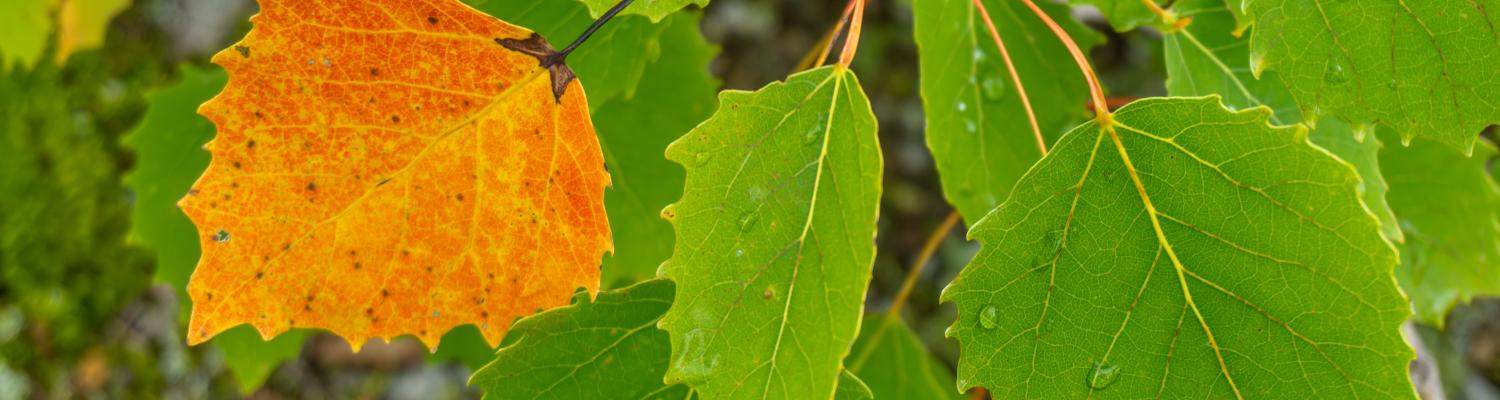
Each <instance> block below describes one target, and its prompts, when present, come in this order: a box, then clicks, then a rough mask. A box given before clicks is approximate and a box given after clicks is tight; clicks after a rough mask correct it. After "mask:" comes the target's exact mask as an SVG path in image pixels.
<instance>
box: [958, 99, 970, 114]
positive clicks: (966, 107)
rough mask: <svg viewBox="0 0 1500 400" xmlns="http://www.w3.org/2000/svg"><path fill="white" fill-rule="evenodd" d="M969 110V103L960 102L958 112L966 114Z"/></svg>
mask: <svg viewBox="0 0 1500 400" xmlns="http://www.w3.org/2000/svg"><path fill="white" fill-rule="evenodd" d="M968 110H969V103H965V102H962V101H960V102H958V112H964V111H968Z"/></svg>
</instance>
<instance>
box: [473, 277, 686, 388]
mask: <svg viewBox="0 0 1500 400" xmlns="http://www.w3.org/2000/svg"><path fill="white" fill-rule="evenodd" d="M672 291H673V286H672V282H671V281H666V280H652V281H646V282H644V283H641V284H638V285H635V286H631V287H628V288H625V289H620V290H614V291H606V292H602V293H599V296H598V298H597V299H595V300H594V301H593V302H592V303H590V302H589V300H588V295H587V294H586V293H581V292H580V293H579V295H578V297H577V298H575V300H574V304H573V305H570V306H566V307H559V308H554V309H552V310H548V311H546V312H543V313H541V314H537V315H534V316H531V317H527V318H523V319H521V320H520V321H518V322H516V324H515V326H514V327H512V328H511V330H510V332H509V333H507V334H506V336H505V340H504V341H502V342H501V344H500V346H501V348H500V352H499V353H496V354H495V359H494V361H493V362H491V363H490V364H489V365H485V366H484V368H482V369H480V370H479V371H478V372H475V373H474V377H473V378H471V379H470V382H471V383H472V384H474V385H475V386H478V387H479V388H480V389H483V390H484V392H485V397H486V398H496V397H504V398H527V399H554V398H555V399H587V398H595V399H605V398H609V399H682V398H685V397H686V396H687V392H688V389H687V387H686V386H683V385H667V384H664V383H662V375H663V374H664V373H666V370H667V358H668V357H669V356H670V353H671V343H670V341H669V340H668V338H667V333H666V332H663V331H661V330H658V329H656V322H657V321H658V320H660V319H661V316H662V314H663V313H665V312H666V311H667V307H669V306H671V304H672Z"/></svg>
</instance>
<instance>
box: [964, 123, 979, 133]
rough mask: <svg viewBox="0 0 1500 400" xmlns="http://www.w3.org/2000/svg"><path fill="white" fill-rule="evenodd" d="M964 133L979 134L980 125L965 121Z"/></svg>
mask: <svg viewBox="0 0 1500 400" xmlns="http://www.w3.org/2000/svg"><path fill="white" fill-rule="evenodd" d="M964 131H966V132H969V134H975V133H978V132H979V125H977V124H975V123H974V121H964Z"/></svg>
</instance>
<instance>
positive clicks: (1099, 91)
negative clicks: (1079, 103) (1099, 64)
mask: <svg viewBox="0 0 1500 400" xmlns="http://www.w3.org/2000/svg"><path fill="white" fill-rule="evenodd" d="M1021 2H1022V3H1025V4H1026V7H1027V8H1030V9H1031V12H1032V13H1033V14H1036V16H1037V18H1041V19H1042V22H1044V23H1046V24H1047V28H1048V29H1051V30H1052V34H1053V35H1054V36H1057V39H1058V40H1061V41H1062V42H1063V46H1064V47H1067V48H1068V53H1069V54H1072V55H1073V62H1074V63H1076V64H1078V70H1079V71H1081V72H1083V78H1084V81H1086V82H1088V84H1089V96H1090V98H1092V99H1093V100H1092V102H1093V106H1094V118H1096V119H1098V120H1099V125H1100V126H1102V127H1110V126H1113V125H1114V118H1113V117H1111V115H1112V114H1110V113H1109V108H1108V106H1106V104H1107V102H1106V101H1105V100H1104V88H1103V86H1101V85H1100V84H1099V77H1098V75H1096V74H1095V73H1094V67H1092V66H1089V61H1088V59H1087V58H1084V57H1083V50H1079V49H1078V43H1076V42H1074V41H1073V37H1072V36H1069V35H1068V32H1067V31H1064V30H1063V28H1062V26H1059V25H1057V21H1053V20H1052V17H1051V16H1048V15H1047V13H1046V12H1043V11H1042V9H1041V8H1040V7H1037V6H1036V3H1033V2H1032V1H1031V0H1021Z"/></svg>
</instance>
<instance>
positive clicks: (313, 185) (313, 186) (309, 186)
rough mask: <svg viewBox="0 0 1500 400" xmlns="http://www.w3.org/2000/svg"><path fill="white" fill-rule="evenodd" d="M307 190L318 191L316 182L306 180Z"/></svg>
mask: <svg viewBox="0 0 1500 400" xmlns="http://www.w3.org/2000/svg"><path fill="white" fill-rule="evenodd" d="M307 191H309V192H316V191H318V184H316V183H312V182H308V183H307Z"/></svg>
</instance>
